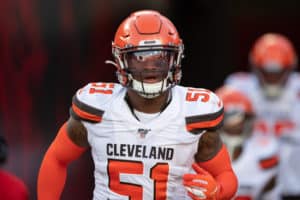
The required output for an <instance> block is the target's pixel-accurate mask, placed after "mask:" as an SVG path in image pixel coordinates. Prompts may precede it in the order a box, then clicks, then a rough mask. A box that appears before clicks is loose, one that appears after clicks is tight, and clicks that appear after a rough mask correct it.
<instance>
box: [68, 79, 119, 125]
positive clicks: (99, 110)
mask: <svg viewBox="0 0 300 200" xmlns="http://www.w3.org/2000/svg"><path fill="white" fill-rule="evenodd" d="M117 89H119V85H118V84H115V83H101V82H99V83H89V84H87V85H86V86H84V87H83V88H81V89H79V90H78V91H77V92H76V94H75V95H74V96H73V99H72V107H71V108H70V114H71V116H72V117H74V118H75V119H79V120H84V121H88V122H92V123H97V122H101V120H102V116H103V114H104V110H103V105H104V104H106V103H107V102H109V101H110V100H111V98H112V96H113V93H114V92H116V90H117Z"/></svg>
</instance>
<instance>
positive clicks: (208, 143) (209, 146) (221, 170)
mask: <svg viewBox="0 0 300 200" xmlns="http://www.w3.org/2000/svg"><path fill="white" fill-rule="evenodd" d="M195 161H196V162H197V164H198V165H199V166H200V167H202V168H203V169H205V170H206V171H208V172H209V173H210V174H211V175H212V176H213V178H214V179H215V181H216V182H217V184H218V185H219V192H218V194H217V199H220V200H225V199H226V200H227V199H231V198H232V197H233V196H234V194H235V192H236V191H237V185H238V183H237V177H236V175H235V174H234V171H233V170H232V167H231V160H230V158H229V154H228V152H227V149H226V147H225V145H223V143H222V140H221V138H220V135H219V134H218V133H217V132H206V133H204V134H203V135H202V136H201V138H200V141H199V145H198V152H197V154H196V155H195Z"/></svg>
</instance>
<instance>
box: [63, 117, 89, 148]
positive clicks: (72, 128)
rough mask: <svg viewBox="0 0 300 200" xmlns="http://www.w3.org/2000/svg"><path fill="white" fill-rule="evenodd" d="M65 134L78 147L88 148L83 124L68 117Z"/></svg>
mask: <svg viewBox="0 0 300 200" xmlns="http://www.w3.org/2000/svg"><path fill="white" fill-rule="evenodd" d="M67 133H68V136H69V138H70V139H71V140H72V141H73V142H74V143H75V144H77V145H78V146H80V147H88V146H89V143H88V140H87V130H86V128H85V127H84V126H83V124H82V123H81V122H80V121H78V120H76V119H74V118H73V117H70V118H69V120H68V121H67Z"/></svg>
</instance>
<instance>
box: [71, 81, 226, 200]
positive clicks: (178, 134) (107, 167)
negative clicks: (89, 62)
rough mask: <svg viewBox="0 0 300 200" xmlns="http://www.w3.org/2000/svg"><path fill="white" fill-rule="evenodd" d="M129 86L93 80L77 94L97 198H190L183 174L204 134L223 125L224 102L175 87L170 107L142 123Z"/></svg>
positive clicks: (74, 109) (74, 113)
mask: <svg viewBox="0 0 300 200" xmlns="http://www.w3.org/2000/svg"><path fill="white" fill-rule="evenodd" d="M126 90H127V89H126V88H124V87H122V86H121V85H119V84H116V83H90V84H88V85H86V86H85V87H84V88H82V89H80V90H78V91H77V93H76V95H75V96H74V97H73V104H72V108H71V109H70V113H71V115H72V116H73V117H75V118H77V119H80V120H82V123H83V124H84V126H85V127H86V129H87V132H88V141H89V144H90V146H91V152H92V157H93V160H94V165H95V170H94V176H95V188H94V200H103V199H105V200H107V199H109V200H122V199H124V200H125V199H126V200H128V199H131V200H142V199H145V200H165V199H174V200H175V199H176V200H178V199H189V197H187V193H186V190H185V188H184V186H183V185H182V175H183V174H185V173H188V172H190V170H191V164H192V163H193V162H194V155H195V153H196V151H197V146H198V141H199V139H200V137H201V135H202V133H203V132H204V131H205V130H210V129H211V130H214V129H216V128H218V127H219V126H220V124H221V121H222V119H223V105H222V102H221V101H220V100H219V98H218V97H217V96H216V95H215V94H214V93H213V92H211V91H208V90H205V89H197V88H186V87H182V86H175V87H174V88H172V89H171V90H172V98H171V101H170V103H169V104H168V106H167V107H166V108H165V109H164V110H163V111H162V112H161V113H160V114H159V115H158V116H156V117H155V118H154V119H153V120H148V121H147V122H144V123H142V122H140V121H139V120H138V119H137V118H136V117H135V116H134V115H133V113H132V111H131V109H130V107H129V106H128V104H127V102H126V100H125V99H126Z"/></svg>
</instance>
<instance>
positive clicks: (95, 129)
mask: <svg viewBox="0 0 300 200" xmlns="http://www.w3.org/2000/svg"><path fill="white" fill-rule="evenodd" d="M112 53H113V57H114V61H108V63H111V64H113V65H115V66H116V68H117V77H118V81H119V84H118V83H103V82H94V83H89V84H87V85H86V86H84V87H83V88H81V89H79V90H78V91H77V92H76V94H75V95H74V97H73V101H72V106H71V109H70V115H71V116H70V118H69V120H68V121H67V122H66V123H64V124H63V125H62V127H61V128H60V130H59V131H58V134H57V136H56V138H55V139H54V141H53V142H52V144H51V145H50V147H49V149H48V150H47V152H46V154H45V156H44V159H43V161H42V164H41V168H40V171H39V176H38V199H39V200H57V199H59V198H60V196H61V193H62V191H63V188H64V184H65V181H66V172H67V166H68V165H69V163H70V162H71V161H73V160H75V159H77V158H78V157H79V156H80V155H81V154H82V153H83V152H84V151H85V150H86V149H87V148H91V153H92V157H93V161H94V167H95V170H94V177H95V188H94V193H93V199H95V200H96V199H99V200H100V199H101V200H102V199H118V200H120V199H131V200H142V199H145V200H150V199H157V200H158V199H159V200H164V199H169V200H170V199H176V200H178V199H190V198H192V199H195V200H198V199H210V200H212V199H230V198H231V197H232V196H233V195H234V194H235V192H236V189H237V179H236V176H235V174H234V172H233V170H232V167H231V163H230V158H229V155H228V152H227V150H226V148H225V146H224V145H223V144H222V141H221V139H220V136H219V134H218V133H217V132H216V130H217V129H218V128H219V127H220V126H221V124H222V120H223V104H222V102H221V101H220V99H219V98H218V97H217V96H216V95H215V94H214V93H213V92H211V91H209V90H206V89H202V88H192V87H182V86H179V85H177V84H178V83H179V81H180V79H181V60H182V58H183V42H182V40H181V38H180V37H179V34H178V32H177V30H176V28H175V26H174V25H173V24H172V22H171V21H170V20H169V19H167V18H166V17H164V16H163V15H161V14H160V13H159V12H156V11H153V10H142V11H137V12H134V13H132V14H131V15H130V16H129V17H127V18H126V19H125V20H124V21H123V22H122V23H121V25H120V26H119V28H118V29H117V32H116V34H115V38H114V41H113V43H112ZM192 169H193V170H194V171H193V173H191V172H190V171H191V170H192Z"/></svg>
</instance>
